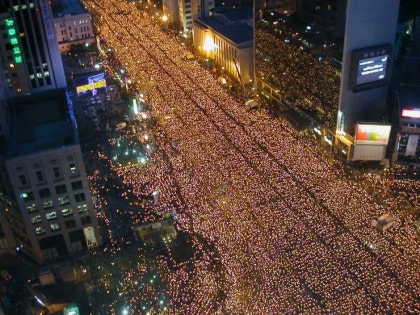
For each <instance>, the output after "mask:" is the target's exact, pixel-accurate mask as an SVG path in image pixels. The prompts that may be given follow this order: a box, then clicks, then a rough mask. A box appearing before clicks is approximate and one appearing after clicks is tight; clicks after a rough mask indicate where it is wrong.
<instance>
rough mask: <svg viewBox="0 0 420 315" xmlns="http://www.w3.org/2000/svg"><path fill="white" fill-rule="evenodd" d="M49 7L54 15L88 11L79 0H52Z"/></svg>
mask: <svg viewBox="0 0 420 315" xmlns="http://www.w3.org/2000/svg"><path fill="white" fill-rule="evenodd" d="M51 9H52V11H53V15H54V17H61V16H63V15H78V14H83V13H87V12H88V11H87V10H86V9H85V7H84V6H83V5H82V3H81V2H80V0H56V1H53V2H52V4H51Z"/></svg>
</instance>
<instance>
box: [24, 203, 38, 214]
mask: <svg viewBox="0 0 420 315" xmlns="http://www.w3.org/2000/svg"><path fill="white" fill-rule="evenodd" d="M26 209H27V210H28V212H34V211H37V210H38V207H37V206H36V204H34V203H33V204H31V205H30V206H27V207H26Z"/></svg>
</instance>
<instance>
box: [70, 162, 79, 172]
mask: <svg viewBox="0 0 420 315" xmlns="http://www.w3.org/2000/svg"><path fill="white" fill-rule="evenodd" d="M69 169H70V173H71V174H73V175H75V174H77V167H76V164H75V163H70V164H69Z"/></svg>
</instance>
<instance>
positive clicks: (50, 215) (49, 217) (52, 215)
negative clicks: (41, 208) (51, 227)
mask: <svg viewBox="0 0 420 315" xmlns="http://www.w3.org/2000/svg"><path fill="white" fill-rule="evenodd" d="M45 217H46V218H47V220H53V219H57V213H56V212H55V211H51V212H48V213H47V214H46V215H45Z"/></svg>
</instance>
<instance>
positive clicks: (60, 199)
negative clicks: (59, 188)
mask: <svg viewBox="0 0 420 315" xmlns="http://www.w3.org/2000/svg"><path fill="white" fill-rule="evenodd" d="M58 203H59V204H60V206H65V205H68V204H69V203H70V198H69V196H63V197H58Z"/></svg>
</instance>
